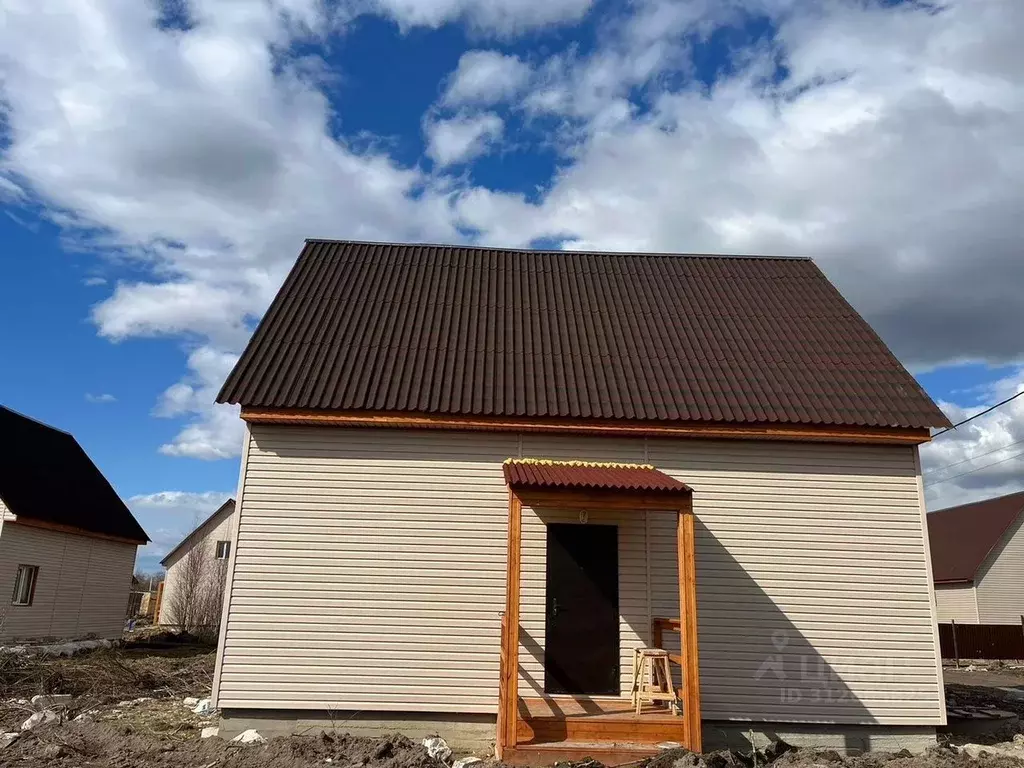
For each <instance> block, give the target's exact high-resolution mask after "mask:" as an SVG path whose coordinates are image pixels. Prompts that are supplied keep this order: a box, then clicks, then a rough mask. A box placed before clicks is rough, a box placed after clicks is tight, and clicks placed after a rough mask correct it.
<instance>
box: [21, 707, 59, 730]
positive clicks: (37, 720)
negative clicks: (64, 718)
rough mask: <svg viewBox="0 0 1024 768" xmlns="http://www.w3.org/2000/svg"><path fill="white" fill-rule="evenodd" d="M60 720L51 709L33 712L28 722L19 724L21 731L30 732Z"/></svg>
mask: <svg viewBox="0 0 1024 768" xmlns="http://www.w3.org/2000/svg"><path fill="white" fill-rule="evenodd" d="M58 720H60V716H59V715H58V714H57V713H56V712H54V711H53V710H52V709H44V710H42V711H41V712H33V713H32V714H31V715H30V716H29V718H28V720H26V721H25V722H23V723H22V724H21V730H23V731H31V730H33V729H34V728H38V727H39V726H40V725H46V724H47V723H55V722H57V721H58Z"/></svg>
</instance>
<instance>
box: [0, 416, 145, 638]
mask: <svg viewBox="0 0 1024 768" xmlns="http://www.w3.org/2000/svg"><path fill="white" fill-rule="evenodd" d="M148 541H149V538H148V537H147V536H146V532H145V531H143V530H142V527H141V526H140V525H139V524H138V522H137V521H136V520H135V517H134V516H133V515H132V513H131V512H130V511H129V509H128V507H126V506H125V504H124V502H122V501H121V499H120V498H119V497H118V495H117V493H116V492H115V491H114V489H113V488H112V487H111V486H110V483H108V482H107V480H106V478H105V477H103V475H102V474H101V473H100V471H99V469H97V468H96V465H95V464H93V462H92V460H91V459H90V458H89V457H88V455H86V453H85V451H83V450H82V447H81V446H80V445H79V444H78V442H77V441H76V440H75V438H74V437H73V436H72V435H70V434H68V433H67V432H63V431H61V430H59V429H56V428H54V427H51V426H48V425H46V424H43V423H41V422H38V421H36V420H34V419H31V418H29V417H27V416H23V415H22V414H20V413H17V412H16V411H12V410H10V409H9V408H4V407H2V406H0V590H3V591H0V596H2V599H0V642H3V643H7V642H12V641H20V640H32V639H42V638H79V637H88V636H96V637H105V638H117V637H120V636H121V633H122V632H123V631H124V622H125V614H126V612H127V610H128V596H129V592H130V591H131V586H132V571H133V570H134V567H135V554H136V550H137V548H138V547H139V545H144V544H146V543H147V542H148Z"/></svg>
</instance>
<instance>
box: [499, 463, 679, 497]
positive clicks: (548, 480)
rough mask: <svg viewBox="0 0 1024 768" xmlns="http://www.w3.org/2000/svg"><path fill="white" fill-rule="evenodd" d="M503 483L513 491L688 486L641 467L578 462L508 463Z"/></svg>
mask: <svg viewBox="0 0 1024 768" xmlns="http://www.w3.org/2000/svg"><path fill="white" fill-rule="evenodd" d="M503 468H504V471H505V482H506V483H508V487H509V488H512V489H513V490H515V489H527V488H533V489H556V488H562V489H573V490H599V491H640V492H644V493H680V492H686V491H689V490H690V488H689V486H687V485H686V483H682V482H680V481H679V480H676V479H675V478H674V477H670V476H668V475H666V474H665V473H664V472H661V471H659V470H657V469H655V468H654V467H651V466H647V465H640V464H591V463H586V462H579V461H572V462H567V461H537V460H531V459H523V460H520V461H515V460H509V461H506V462H505V464H504V467H503Z"/></svg>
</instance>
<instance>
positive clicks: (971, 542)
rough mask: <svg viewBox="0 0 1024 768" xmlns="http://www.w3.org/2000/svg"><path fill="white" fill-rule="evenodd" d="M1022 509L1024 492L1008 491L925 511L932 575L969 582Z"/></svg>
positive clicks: (937, 579)
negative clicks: (966, 502) (987, 497)
mask: <svg viewBox="0 0 1024 768" xmlns="http://www.w3.org/2000/svg"><path fill="white" fill-rule="evenodd" d="M1022 511H1024V493H1011V494H1010V495H1008V496H999V497H998V498H995V499H985V501H977V502H975V503H973V504H964V505H962V506H959V507H950V508H948V509H940V510H939V511H937V512H931V513H929V515H928V543H929V546H930V548H931V555H932V578H933V579H934V580H935V583H936V584H942V583H947V584H949V583H955V582H972V581H974V579H975V578H976V577H977V575H978V569H979V568H981V566H982V564H983V563H984V562H985V559H986V558H987V557H988V555H989V553H990V552H991V551H992V550H993V549H994V548H995V546H996V545H997V544H998V543H999V541H1000V539H1002V538H1003V535H1004V534H1005V533H1006V532H1007V531H1008V530H1009V529H1010V527H1011V526H1012V525H1013V524H1014V522H1016V520H1017V518H1018V517H1019V516H1020V514H1021V512H1022Z"/></svg>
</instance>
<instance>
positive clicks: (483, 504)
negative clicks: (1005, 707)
mask: <svg viewBox="0 0 1024 768" xmlns="http://www.w3.org/2000/svg"><path fill="white" fill-rule="evenodd" d="M755 295H756V297H757V299H756V301H755V300H754V298H753V297H754V296H755ZM644 297H648V298H650V299H651V300H650V301H644ZM766 318H768V319H769V320H766ZM698 328H699V331H698V330H695V329H698ZM656 329H657V330H656ZM694 333H696V334H697V336H696V337H694V336H692V334H694ZM697 337H699V339H700V347H699V350H701V351H699V352H698V351H697V350H698V347H695V346H692V345H691V344H690V341H691V340H693V341H696V338H697ZM812 340H813V344H811V341H812ZM851 340H854V341H851ZM811 346H814V347H815V348H816V349H821V348H830V349H833V350H834V353H833V354H832V355H831V356H830V357H829V359H827V360H825V359H822V358H820V357H819V356H818V353H817V352H814V351H811ZM754 349H756V350H759V353H758V354H756V355H755V354H753V353H752V352H751V350H754ZM783 369H784V370H785V373H784V374H783V373H782V371H783ZM864 371H870V372H873V373H871V374H870V375H867V374H864ZM865 376H867V378H865ZM871 376H874V377H876V378H875V379H871ZM709 382H714V383H709ZM784 382H785V383H784ZM220 399H221V400H222V401H224V402H233V403H240V404H241V405H242V418H243V419H245V421H246V423H247V432H246V435H247V436H246V443H245V446H244V451H243V460H242V468H241V477H240V483H239V494H238V497H237V498H238V505H237V513H236V515H235V526H236V527H235V546H234V551H233V552H232V556H231V561H230V566H229V578H228V586H227V595H226V599H225V607H224V621H223V622H222V626H221V643H220V650H219V655H218V663H217V669H216V674H215V681H214V696H215V698H216V701H217V704H218V706H220V707H221V708H222V710H223V714H224V720H223V723H224V728H225V731H226V732H227V733H230V732H231V731H232V730H233V729H240V728H243V727H249V726H252V725H255V726H257V727H259V728H261V729H263V730H265V731H272V730H275V729H283V730H288V729H294V728H298V727H306V726H309V725H316V724H329V723H330V722H332V721H336V720H337V719H338V718H343V719H344V720H345V722H346V728H348V729H353V730H363V731H373V730H374V729H384V728H389V729H395V728H397V729H400V730H403V731H405V732H407V733H409V734H410V735H419V734H426V733H431V732H437V731H440V732H441V733H442V735H444V736H445V737H446V738H448V739H449V740H450V741H451V742H453V743H455V744H461V745H466V746H475V747H479V746H481V745H482V744H485V743H488V742H490V743H495V744H496V747H497V750H498V752H499V754H500V755H501V756H502V758H503V759H505V760H507V761H510V762H513V763H522V764H536V763H538V761H543V760H545V759H553V758H555V757H565V756H570V757H571V756H573V755H576V756H579V755H580V754H582V752H581V750H582V751H587V752H588V753H591V754H594V756H595V757H599V758H600V759H602V760H603V761H605V762H606V763H608V764H616V763H626V762H630V761H631V760H633V759H636V758H637V756H641V755H643V754H649V753H651V752H653V751H654V750H655V749H656V745H657V743H660V742H663V741H679V742H681V743H685V744H688V745H689V746H691V747H693V748H700V747H705V748H709V747H713V746H716V745H717V744H720V743H723V742H725V743H728V742H735V743H738V741H737V740H739V741H742V740H745V738H746V736H745V734H749V733H750V732H754V733H756V734H759V735H761V737H763V738H767V736H768V735H770V734H774V735H784V736H785V737H786V738H788V739H790V740H793V741H796V742H801V741H802V742H803V743H815V744H825V743H828V744H833V745H835V746H837V747H839V748H843V749H859V748H866V747H871V746H880V745H887V746H894V745H896V744H899V745H900V746H912V747H924V746H925V745H926V744H927V743H929V742H932V743H933V742H934V734H935V727H936V726H937V725H940V724H943V723H944V722H945V711H944V699H943V694H942V680H941V669H940V666H939V658H938V639H937V631H936V613H935V602H934V598H933V592H932V588H931V583H932V578H931V567H930V560H929V558H928V536H927V527H926V525H925V510H924V499H923V493H922V485H921V473H920V464H919V461H918V445H919V444H920V443H922V442H924V441H926V440H927V439H928V434H929V432H928V427H929V426H938V425H942V424H945V423H947V422H946V420H945V417H944V416H943V415H942V414H941V412H939V411H938V409H937V408H935V406H934V405H933V404H932V403H931V401H930V400H929V399H928V398H927V396H926V395H925V394H924V393H923V392H922V391H921V390H920V388H919V387H918V386H917V384H916V383H915V382H914V380H913V379H912V378H911V377H910V376H909V374H907V373H906V371H905V370H904V369H903V368H902V367H901V366H900V365H899V363H898V362H897V361H896V360H895V358H893V357H892V356H891V354H890V353H889V352H888V350H887V349H885V347H884V346H883V345H882V344H881V343H880V342H879V341H878V339H877V337H875V336H874V335H873V334H872V333H871V332H870V329H868V327H867V326H866V325H865V324H864V322H863V320H862V319H861V318H860V317H859V316H857V315H856V313H854V312H853V311H852V310H850V309H849V306H848V305H846V304H845V302H843V301H842V299H841V297H839V295H838V293H836V292H835V290H834V289H833V288H832V287H831V286H830V285H829V284H828V282H827V281H826V280H825V279H824V277H823V276H822V275H821V273H820V272H819V271H818V270H817V269H816V267H814V265H813V263H812V262H810V261H807V260H782V259H729V258H715V257H687V256H644V255H623V254H565V253H560V252H536V251H501V250H495V249H474V248H453V247H445V246H430V247H420V246H399V245H381V244H362V243H347V242H345V243H336V242H321V241H310V242H309V243H308V244H307V247H306V249H305V250H304V251H303V254H302V256H301V257H300V259H299V262H298V264H297V266H296V267H295V269H294V270H293V271H292V273H291V275H290V276H289V277H288V279H287V281H286V282H285V285H284V287H283V288H282V290H281V293H280V294H279V295H278V297H277V299H276V300H275V302H274V304H273V305H272V307H271V309H270V310H269V311H268V314H267V316H266V318H265V319H264V320H263V322H262V323H261V325H260V327H259V329H258V330H257V332H256V334H255V336H254V338H253V340H252V342H250V345H249V347H248V348H247V350H246V352H245V354H244V355H243V356H242V359H241V360H240V362H239V364H238V366H237V367H236V369H235V370H234V372H233V373H232V374H231V376H230V377H229V379H228V382H227V383H226V384H225V387H224V389H223V390H222V392H221V397H220ZM609 568H610V569H611V570H610V571H609ZM602 617H608V618H610V619H611V621H607V620H602ZM659 638H661V639H662V642H663V644H664V648H665V649H666V650H667V651H668V652H669V653H670V658H671V659H672V666H673V670H674V680H673V687H674V688H675V689H676V690H675V691H674V693H675V695H677V697H678V703H679V705H680V706H679V707H677V708H675V709H668V708H662V709H659V708H657V707H655V706H653V705H643V704H642V706H641V713H640V714H639V715H637V714H635V713H634V711H633V705H632V703H631V700H630V697H631V695H632V693H633V689H634V682H635V681H634V680H633V656H634V650H635V649H645V648H650V647H652V646H653V645H655V644H656V643H657V641H658V640H659ZM595 745H596V746H595Z"/></svg>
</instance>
